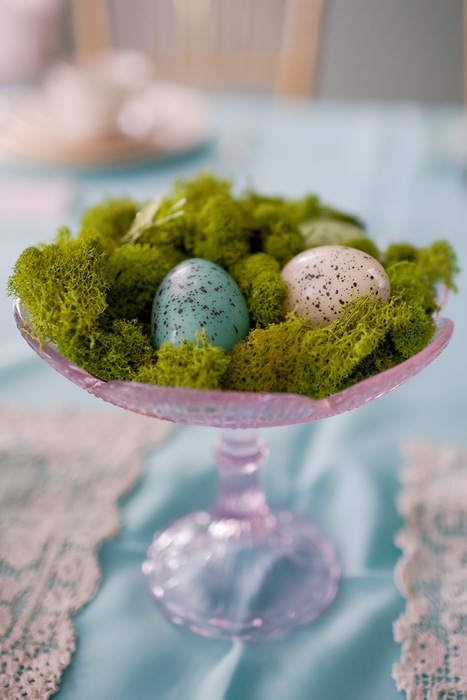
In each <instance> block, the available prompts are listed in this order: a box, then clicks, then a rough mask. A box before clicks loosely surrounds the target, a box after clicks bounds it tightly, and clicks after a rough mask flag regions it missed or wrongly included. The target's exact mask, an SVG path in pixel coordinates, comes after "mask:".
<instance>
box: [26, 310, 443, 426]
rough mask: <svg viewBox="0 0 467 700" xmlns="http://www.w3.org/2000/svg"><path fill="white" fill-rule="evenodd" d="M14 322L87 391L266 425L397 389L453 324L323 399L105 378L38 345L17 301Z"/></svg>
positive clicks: (212, 422) (130, 405)
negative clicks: (383, 367)
mask: <svg viewBox="0 0 467 700" xmlns="http://www.w3.org/2000/svg"><path fill="white" fill-rule="evenodd" d="M14 313H15V319H16V324H17V326H18V328H19V330H20V331H21V334H22V335H23V337H24V338H25V340H26V341H27V342H28V344H29V345H30V346H31V348H32V349H33V350H34V351H35V352H36V353H37V354H38V355H39V356H40V357H41V358H42V359H43V360H45V362H47V363H48V364H49V365H50V366H51V367H53V368H54V369H55V370H56V371H57V372H59V373H60V374H62V375H63V376H64V377H66V378H67V379H69V380H70V381H71V382H73V383H74V384H77V385H78V386H80V387H82V388H83V389H86V391H88V392H89V393H90V394H93V395H94V396H96V397H98V398H101V399H103V400H104V401H107V402H109V403H112V404H114V405H116V406H120V407H121V408H125V409H127V410H130V411H133V412H135V413H141V414H142V415H146V416H151V417H154V418H161V419H163V420H169V421H172V422H174V423H184V424H186V425H204V426H211V427H217V428H266V427H272V426H279V425H292V424H296V423H306V422H308V421H315V420H321V419H322V418H329V417H330V416H334V415H337V414H339V413H344V412H345V411H350V410H352V409H353V408H357V407H358V406H362V405H363V404H365V403H368V402H369V401H372V400H373V399H377V398H379V397H380V396H383V395H384V394H386V393H388V392H389V391H392V390H393V389H396V388H397V387H398V386H400V385H401V384H404V383H405V382H406V381H408V380H409V379H411V378H412V377H414V376H415V375H416V374H418V373H419V372H421V370H422V369H424V368H425V367H426V366H427V365H429V364H430V363H431V362H433V360H434V359H436V358H437V357H438V355H440V354H441V352H442V351H443V350H444V349H445V347H446V346H447V344H448V343H449V341H450V339H451V336H452V333H453V330H454V324H453V322H452V321H451V320H450V319H447V318H438V319H437V320H436V331H435V335H434V337H433V339H432V341H431V342H430V343H429V344H428V345H427V346H426V347H425V348H424V349H423V350H421V351H420V352H419V353H417V354H416V355H413V356H412V357H410V358H409V359H408V360H405V361H404V362H401V363H400V364H398V365H396V366H395V367H391V369H388V370H386V371H384V372H380V373H379V374H376V375H373V376H372V377H369V378H368V379H364V380H363V381H361V382H359V383H358V384H354V385H353V386H351V387H349V388H348V389H344V390H343V391H340V392H338V393H336V394H333V395H332V396H329V397H328V398H325V399H319V400H314V399H310V398H308V397H306V396H299V395H297V394H287V393H268V394H266V393H254V392H243V391H215V390H208V389H185V388H181V387H171V386H159V385H154V384H143V383H140V382H131V381H120V380H112V381H109V382H105V381H104V380H102V379H99V378H98V377H95V376H94V375H92V374H89V372H86V371H85V370H83V369H81V367H78V366H77V365H75V364H73V362H70V360H67V359H66V358H65V357H63V355H61V354H60V353H59V352H58V350H57V349H56V348H55V347H53V346H52V345H43V346H42V348H40V346H39V343H38V341H37V340H34V338H32V337H31V335H30V331H31V326H30V325H29V324H28V321H27V315H26V313H25V311H24V309H23V308H22V307H21V304H20V302H19V300H17V301H16V302H15V304H14Z"/></svg>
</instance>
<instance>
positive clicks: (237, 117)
mask: <svg viewBox="0 0 467 700" xmlns="http://www.w3.org/2000/svg"><path fill="white" fill-rule="evenodd" d="M214 110H215V115H216V135H215V139H214V141H213V143H212V144H210V145H208V146H207V147H205V148H203V149H200V150H199V151H197V152H196V153H191V154H189V155H187V156H186V157H184V158H178V159H176V160H174V161H166V162H164V163H155V164H152V165H151V164H146V165H144V166H141V167H133V168H131V169H126V170H125V169H122V170H120V171H117V172H113V173H112V172H108V171H101V172H94V173H83V172H82V173H78V174H73V173H71V172H64V173H57V172H53V171H52V170H50V171H38V170H34V169H30V170H28V171H24V170H21V168H17V167H16V168H14V169H12V168H9V167H8V166H6V165H4V166H2V168H1V169H0V189H1V183H2V182H3V183H4V184H5V186H6V185H8V187H11V186H12V184H13V186H14V187H17V188H19V191H20V192H21V188H22V187H26V186H31V187H33V186H34V183H35V182H38V183H39V182H40V183H41V186H43V187H45V186H46V185H49V186H50V187H51V188H53V187H54V186H55V185H57V186H59V187H62V188H63V186H66V187H68V188H69V193H70V196H69V198H68V199H67V197H66V196H65V197H64V198H63V197H62V200H60V201H62V204H61V205H60V206H58V205H57V204H56V205H55V209H54V208H53V206H52V208H51V211H48V213H47V215H46V216H44V217H42V218H41V217H34V216H29V217H28V212H27V206H28V204H27V202H26V201H25V202H24V209H23V208H22V207H21V210H20V209H18V212H17V216H14V215H12V213H11V212H9V214H8V216H6V215H5V212H2V211H0V225H1V230H2V233H1V236H2V256H1V259H0V266H1V273H2V285H3V287H4V286H5V283H6V278H7V276H8V274H9V272H10V270H11V267H12V265H13V263H14V261H15V259H16V257H17V256H18V255H19V253H20V252H21V250H22V249H23V248H24V247H25V246H26V245H31V244H34V243H36V242H37V241H39V240H46V239H48V238H50V237H51V235H52V234H53V232H54V228H55V227H56V226H58V225H59V224H69V225H71V226H72V228H73V226H75V227H76V224H77V221H78V217H79V212H80V210H81V209H82V207H84V206H86V205H88V204H90V203H93V202H96V201H98V200H99V199H101V198H102V197H103V196H105V195H121V194H129V195H132V196H134V197H135V198H137V199H140V200H144V199H147V198H149V197H151V196H154V194H156V193H160V192H163V191H164V190H165V189H167V188H168V187H170V183H171V182H172V179H173V178H174V177H175V176H179V175H189V174H191V173H195V172H197V171H198V170H199V169H200V168H202V167H203V168H209V169H213V170H215V171H217V172H219V173H222V174H230V175H232V176H233V177H234V178H235V182H236V183H237V185H238V187H239V188H241V187H244V186H245V185H247V184H250V183H251V184H253V185H254V186H255V187H257V188H258V189H259V190H261V191H264V192H267V193H280V194H283V195H289V196H300V195H302V194H303V193H305V192H311V191H316V192H317V193H319V194H320V195H321V196H322V198H323V199H325V200H326V201H328V202H329V203H332V204H334V205H336V206H338V207H342V208H344V209H348V210H350V211H353V212H355V213H356V214H358V215H359V216H360V217H362V219H364V220H365V221H366V222H367V224H368V229H369V233H370V235H371V236H372V237H374V238H375V239H376V240H378V241H379V242H380V243H381V245H382V246H384V245H385V244H387V243H388V242H390V241H399V240H406V241H410V242H412V243H414V244H415V245H427V244H429V243H430V242H432V241H434V240H436V239H439V238H447V239H449V240H450V241H451V242H452V244H453V245H454V246H455V248H456V250H457V252H458V255H459V259H460V264H461V266H463V264H465V260H466V258H467V235H466V234H467V180H466V176H465V166H464V163H463V153H462V147H463V141H462V134H463V133H464V138H465V141H467V128H465V131H464V132H463V123H462V115H461V112H460V109H457V108H455V107H438V108H430V107H421V106H416V105H409V104H407V105H405V104H404V105H395V106H394V105H392V106H390V105H382V104H369V105H352V104H338V103H334V104H329V103H316V104H313V105H307V104H304V103H299V102H297V103H293V102H292V103H288V104H283V105H280V104H279V105H277V104H276V105H273V104H271V103H270V102H269V101H267V100H263V99H262V98H257V99H251V98H248V99H244V98H242V97H233V96H232V97H229V96H220V97H217V98H216V99H215V101H214ZM464 155H465V152H464ZM59 199H60V198H59ZM13 214H14V212H13ZM29 214H30V212H29ZM459 287H460V293H459V294H458V295H457V296H453V297H451V298H450V300H449V303H448V305H447V308H446V310H445V315H446V316H448V317H450V318H452V319H453V320H454V323H455V332H454V337H453V340H452V342H451V344H450V346H449V347H448V349H447V350H446V351H445V352H444V354H443V355H442V356H441V357H440V358H438V359H437V360H436V361H435V362H434V363H433V364H432V365H430V366H429V367H428V368H427V369H426V370H425V371H423V372H422V373H421V374H420V375H418V376H417V377H416V378H414V379H413V380H411V381H410V382H409V383H407V384H406V385H404V386H402V387H401V388H399V389H398V390H396V391H394V392H392V393H390V394H388V395H386V396H385V397H383V398H380V399H378V400H377V401H374V402H372V403H371V404H368V405H366V406H363V407H361V408H359V409H357V410H354V411H352V412H350V413H347V414H343V415H341V416H337V417H335V418H331V419H327V420H325V421H322V422H319V423H311V424H305V425H299V426H293V427H284V428H277V429H269V430H267V431H265V437H266V439H267V441H268V443H269V446H270V449H271V456H270V459H269V461H268V463H267V465H266V466H265V467H264V468H263V472H262V478H263V484H264V487H265V490H266V493H267V496H268V499H269V502H270V503H271V504H273V505H276V506H280V507H281V508H287V509H291V510H293V511H294V512H296V513H299V514H302V515H304V516H306V517H309V518H311V519H313V520H314V522H315V523H316V524H317V525H318V526H319V527H320V529H321V530H322V531H323V532H324V533H326V535H327V536H328V537H329V538H331V540H332V541H333V542H334V544H335V547H336V550H337V554H338V557H339V560H340V562H341V565H342V569H343V575H342V580H341V583H340V587H339V591H338V594H337V597H336V599H335V601H334V602H333V603H332V604H331V605H330V606H329V608H328V609H327V610H326V611H325V612H324V613H322V614H321V616H320V617H319V618H318V619H317V620H316V621H315V622H313V623H311V624H309V625H307V626H305V627H303V628H301V629H298V630H297V631H294V632H293V633H290V634H289V635H288V636H286V637H284V638H281V639H279V640H276V641H270V642H262V643H246V642H240V641H233V642H229V641H217V640H211V639H206V638H202V637H198V636H196V635H194V634H193V633H191V632H189V631H188V630H186V629H184V628H180V627H177V626H175V625H173V624H172V623H170V622H169V621H167V620H166V619H165V618H164V617H163V615H162V614H161V612H160V611H159V609H158V608H157V607H156V606H155V605H154V604H153V602H152V600H151V599H150V597H149V595H148V594H147V592H146V586H145V581H144V580H143V576H142V574H141V563H142V561H143V559H144V556H145V552H146V549H147V547H148V545H149V544H150V541H151V538H152V535H153V533H154V531H155V530H157V529H159V528H161V527H165V526H167V525H168V524H169V523H170V522H171V521H172V520H173V519H175V518H177V517H180V516H182V515H184V514H186V513H188V512H190V511H191V510H195V509H198V508H204V507H209V505H211V504H212V503H213V500H214V498H215V491H216V468H215V465H214V461H213V458H212V455H211V450H212V446H213V443H214V440H215V437H216V431H215V430H212V429H209V428H194V427H181V426H179V427H176V429H175V430H174V431H173V432H172V434H171V436H170V437H169V439H168V440H167V441H166V442H165V444H164V445H163V446H162V447H161V448H159V449H158V450H156V451H154V452H153V453H152V454H150V455H148V458H147V469H146V471H145V474H144V476H143V478H142V480H141V482H140V483H139V485H138V486H137V487H136V488H135V489H134V490H133V492H132V493H131V494H130V495H129V496H128V497H127V498H126V499H125V500H124V502H123V503H122V513H123V529H122V533H121V536H119V537H118V538H117V539H115V540H114V541H111V542H109V543H107V544H105V545H104V546H103V547H102V549H101V551H100V563H101V567H102V574H103V578H102V583H101V586H100V588H99V590H98V592H97V594H96V595H95V597H94V598H93V600H91V602H90V603H89V604H88V605H86V606H85V608H84V609H83V610H82V611H81V612H79V614H77V615H76V616H75V617H74V624H75V627H76V630H77V633H78V646H77V650H76V652H75V654H74V657H73V659H72V663H71V665H70V666H69V667H68V668H67V669H66V671H65V672H64V674H63V677H62V682H61V686H60V690H59V692H58V695H57V696H56V697H57V698H59V700H155V699H157V700H182V699H183V700H311V699H313V700H314V699H318V698H319V699H320V700H343V699H344V698H345V699H346V700H376V699H378V700H380V699H381V700H396V699H397V698H401V697H402V694H401V693H399V692H398V691H397V690H396V687H395V683H394V681H393V679H392V677H391V668H392V664H393V663H394V662H395V661H397V660H398V659H399V655H400V647H399V645H398V644H396V643H395V642H394V640H393V634H392V625H393V622H394V621H395V620H396V619H397V617H398V616H399V615H400V614H401V612H402V611H403V609H404V601H403V600H402V598H401V597H400V595H399V593H398V591H397V589H396V586H395V583H394V576H393V575H394V567H395V565H396V562H397V560H398V557H399V556H400V552H399V551H398V549H397V548H396V546H395V545H394V543H393V539H394V536H395V534H396V532H397V531H398V530H399V529H400V527H401V522H400V519H399V516H398V514H397V510H396V505H395V499H396V495H397V492H398V490H399V488H400V487H399V484H398V472H399V471H400V469H401V467H402V465H403V456H402V447H403V445H404V442H405V441H406V440H408V439H410V438H413V437H415V436H417V437H426V438H429V439H430V440H434V441H436V442H438V443H440V444H451V443H455V444H458V445H465V444H466V442H467V429H466V425H467V423H466V414H467V408H466V404H467V402H466V390H467V382H466V379H467V372H466V368H465V358H466V346H467V313H466V309H465V304H466V295H465V293H464V291H463V290H464V289H465V273H463V274H462V275H461V276H460V278H459ZM0 303H1V311H2V332H1V338H0V389H1V401H2V403H8V402H11V401H14V402H16V403H18V402H26V403H30V404H36V405H37V404H39V405H40V404H42V403H43V402H44V401H61V402H64V401H65V402H69V403H73V404H80V405H81V406H88V407H89V409H91V410H98V409H101V410H102V409H103V408H104V406H103V405H102V404H101V403H100V402H98V401H97V400H96V399H93V398H92V397H90V396H88V395H87V394H86V393H85V392H83V391H82V390H80V389H78V388H77V387H75V386H74V385H72V384H70V383H69V382H67V381H66V380H65V379H64V378H62V377H61V376H59V375H58V374H56V373H55V372H54V371H53V370H51V369H50V368H49V367H48V366H47V365H46V364H45V363H43V362H42V361H41V360H40V359H39V358H37V357H36V356H35V355H34V354H33V353H32V352H31V351H30V350H29V348H28V347H27V346H26V344H25V343H24V341H23V340H22V339H21V338H20V337H19V334H18V332H17V330H16V328H15V326H14V322H13V319H12V314H11V301H10V300H8V299H7V298H6V297H5V296H3V297H2V299H1V302H0ZM108 410H119V409H112V408H109V409H108ZM194 448H195V449H194Z"/></svg>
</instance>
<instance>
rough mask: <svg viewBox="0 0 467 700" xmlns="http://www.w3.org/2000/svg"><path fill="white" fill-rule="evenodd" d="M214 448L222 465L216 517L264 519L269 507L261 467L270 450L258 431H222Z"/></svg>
mask: <svg viewBox="0 0 467 700" xmlns="http://www.w3.org/2000/svg"><path fill="white" fill-rule="evenodd" d="M219 432H220V440H219V442H218V443H217V445H216V446H215V448H214V455H215V457H216V460H217V462H218V464H219V492H218V498H217V503H216V505H215V508H214V512H213V515H214V517H215V518H219V519H221V518H237V519H243V518H254V519H255V520H257V519H262V518H264V517H265V516H266V515H267V514H268V512H269V511H268V507H267V505H266V499H265V496H264V493H263V490H262V488H261V486H260V483H259V478H258V468H259V467H260V465H261V464H263V462H265V460H266V459H267V457H268V454H269V450H268V448H267V447H266V445H265V443H264V442H263V440H261V439H260V437H259V431H258V430H233V429H226V430H220V431H219Z"/></svg>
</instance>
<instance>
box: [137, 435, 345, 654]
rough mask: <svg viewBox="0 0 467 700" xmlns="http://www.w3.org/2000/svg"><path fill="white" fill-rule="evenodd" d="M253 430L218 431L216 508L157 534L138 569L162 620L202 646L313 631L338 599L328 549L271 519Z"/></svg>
mask: <svg viewBox="0 0 467 700" xmlns="http://www.w3.org/2000/svg"><path fill="white" fill-rule="evenodd" d="M266 453H267V450H266V448H265V446H264V443H263V442H262V441H261V440H260V439H259V438H258V435H257V431H254V430H241V431H238V430H223V431H221V441H220V443H219V444H218V446H217V448H216V456H217V460H218V462H219V465H220V489H219V498H218V503H217V505H216V507H215V508H214V509H213V510H212V511H211V512H207V511H200V512H197V513H192V514H190V515H188V516H186V517H184V518H182V519H181V520H178V521H176V522H175V523H174V524H173V525H171V526H170V527H169V528H168V529H167V530H165V531H163V532H161V533H156V535H155V537H154V541H153V543H152V545H151V547H150V549H149V551H148V555H147V559H146V561H145V563H144V565H143V572H144V574H145V576H146V577H147V580H148V584H149V589H150V591H151V593H152V595H153V596H154V598H155V599H156V600H157V602H158V603H159V605H160V606H162V608H163V610H164V612H165V614H166V615H167V616H168V617H169V618H170V619H171V620H172V621H173V622H175V623H177V624H184V625H187V626H188V627H189V628H190V629H191V630H193V631H194V632H196V633H198V634H202V635H205V636H208V637H226V638H234V637H235V638H240V639H249V640H255V639H265V638H273V637H276V636H279V635H281V634H283V633H285V632H287V631H289V630H290V629H292V628H294V627H296V626H298V625H302V624H304V623H307V622H309V621H310V620H312V619H313V618H315V617H316V616H317V615H318V614H319V613H320V612H321V610H322V609H323V608H324V607H326V606H327V605H328V604H329V603H330V602H331V600H332V599H333V598H334V595H335V593H336V590H337V581H338V578H339V567H338V565H337V563H336V560H335V556H334V552H333V548H332V546H331V545H330V543H329V542H328V541H327V540H326V539H325V538H324V537H323V535H322V534H321V533H320V532H319V531H318V530H317V529H316V528H315V527H314V525H312V524H311V523H310V522H308V521H306V520H304V519H302V518H299V517H296V516H294V515H293V514H292V513H288V512H282V511H271V510H269V508H268V507H267V505H266V502H265V498H264V494H263V491H262V490H261V488H260V487H259V483H258V475H257V470H258V466H259V464H260V463H261V462H262V461H263V460H264V458H265V456H266Z"/></svg>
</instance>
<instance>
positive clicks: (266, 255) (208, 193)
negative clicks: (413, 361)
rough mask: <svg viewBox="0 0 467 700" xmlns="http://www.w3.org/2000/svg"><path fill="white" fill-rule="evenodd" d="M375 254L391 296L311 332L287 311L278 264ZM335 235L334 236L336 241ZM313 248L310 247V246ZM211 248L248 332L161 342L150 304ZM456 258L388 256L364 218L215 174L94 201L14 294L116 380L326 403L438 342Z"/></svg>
mask: <svg viewBox="0 0 467 700" xmlns="http://www.w3.org/2000/svg"><path fill="white" fill-rule="evenodd" d="M343 235H345V237H346V238H345V245H347V246H349V245H350V247H355V248H358V249H360V250H364V251H365V252H367V253H369V254H370V255H372V256H373V257H376V258H377V259H378V260H379V261H380V262H381V263H382V264H383V266H384V267H385V269H386V272H387V274H388V277H389V279H390V283H391V297H390V299H389V301H388V303H386V304H384V303H381V302H379V301H378V302H375V303H372V304H368V299H367V298H365V297H364V298H362V299H358V300H355V301H351V302H350V303H348V304H347V305H345V306H344V307H343V309H342V313H341V316H340V318H339V319H337V320H335V321H334V322H333V323H332V324H330V325H329V326H326V327H318V328H312V327H310V325H308V323H307V320H306V319H305V318H301V317H297V316H295V315H294V314H288V315H285V313H284V300H285V298H286V296H287V287H286V285H285V283H284V282H283V280H282V279H281V276H280V271H281V268H282V267H283V266H284V265H285V264H286V263H287V262H288V261H289V260H290V259H291V258H293V257H294V256H295V255H297V254H298V253H300V252H301V251H303V250H305V249H306V248H309V247H314V246H315V245H329V244H331V245H339V244H341V243H342V240H343V239H342V236H343ZM333 236H335V237H336V238H335V239H333ZM310 243H311V244H313V245H310ZM190 257H201V258H205V259H207V260H210V261H212V262H215V263H216V264H218V265H220V266H222V267H223V268H225V269H226V270H227V271H228V272H229V274H230V275H232V277H233V278H234V279H235V280H236V282H237V283H238V285H239V287H240V289H241V291H242V293H243V295H244V296H245V299H246V302H247V306H248V310H249V312H250V318H251V330H250V332H249V334H248V335H247V337H246V338H244V339H243V340H241V341H240V342H238V343H237V344H236V345H235V346H234V347H233V349H232V351H231V352H229V353H226V352H224V350H222V349H221V348H218V347H213V346H212V345H210V344H209V343H208V341H207V339H206V335H205V334H204V335H202V334H199V336H198V337H197V340H196V342H191V341H184V342H182V343H181V344H180V345H178V346H174V345H172V344H170V343H165V344H164V345H163V346H162V347H161V348H160V349H159V350H158V351H156V350H154V349H153V347H152V345H151V338H150V318H151V307H152V302H153V298H154V295H155V293H156V291H157V289H158V287H159V285H160V284H161V282H162V280H163V278H164V277H165V275H166V274H167V273H168V272H169V271H170V270H171V269H172V268H173V267H175V265H177V264H178V263H179V262H181V261H182V260H184V259H187V258H190ZM457 272H458V266H457V263H456V256H455V254H454V252H453V250H452V248H451V246H450V245H449V243H447V242H446V241H436V242H434V243H432V244H431V245H429V246H427V247H425V248H416V247H414V246H412V245H410V244H408V243H401V244H392V245H390V246H389V247H388V248H387V250H386V251H381V252H380V251H379V250H378V248H377V247H376V245H375V243H374V242H373V241H371V239H370V238H368V236H367V234H366V232H365V229H364V226H363V224H362V222H360V221H359V220H358V219H357V218H355V217H353V216H352V215H350V214H347V213H345V212H340V211H338V210H336V209H333V208H331V207H329V206H327V205H325V204H323V203H322V202H321V201H320V200H319V198H318V197H317V196H316V195H307V196H305V197H303V198H301V199H297V200H290V199H284V198H282V197H272V196H265V195H262V194H260V193H258V192H256V191H254V190H251V189H250V190H248V191H246V192H244V193H242V194H241V195H240V196H238V197H234V195H233V194H232V183H231V182H230V181H228V180H226V179H221V178H217V177H215V176H214V175H212V174H210V173H200V174H199V175H197V176H196V177H194V178H192V179H190V180H183V181H179V182H177V183H176V184H175V186H174V189H173V192H172V193H170V194H169V195H167V196H164V197H160V198H157V199H155V200H154V201H153V202H149V203H146V204H142V203H137V202H135V201H133V200H132V199H129V198H122V199H108V200H106V201H104V202H102V203H101V204H98V205H96V206H93V207H90V208H89V209H87V210H86V211H85V212H84V214H83V217H82V221H81V226H80V229H79V231H78V233H77V235H76V236H72V234H71V232H70V231H69V229H67V228H66V227H63V228H61V229H60V230H59V231H58V233H57V235H56V237H55V239H54V240H53V241H52V242H51V243H48V244H38V245H37V246H34V247H30V248H27V249H26V250H25V251H23V253H22V254H21V256H20V257H19V259H18V261H17V263H16V265H15V267H14V270H13V273H12V275H11V277H10V280H9V284H8V292H9V294H11V295H14V296H17V297H19V298H20V299H21V302H22V304H23V305H24V306H25V307H26V308H27V310H28V315H29V318H30V319H31V321H32V326H33V331H32V332H33V333H34V336H35V338H36V339H37V340H38V341H39V342H40V343H41V344H46V343H49V342H53V343H55V344H56V345H57V347H58V349H59V350H60V352H61V353H62V354H63V355H65V356H66V357H68V358H69V359H70V360H71V361H72V362H75V363H76V364H77V365H79V366H80V367H82V368H83V369H85V370H87V371H88V372H91V373H92V374H94V375H96V376H98V377H100V378H102V379H104V380H106V381H108V380H111V379H126V380H133V381H140V382H148V383H153V384H163V385H173V386H184V387H196V388H205V389H229V390H240V391H274V392H293V393H298V394H302V395H305V396H310V397H311V398H314V399H319V398H323V397H326V396H329V395H330V394H332V393H334V392H336V391H340V390H342V389H344V388H346V387H348V386H351V385H352V384H354V383H356V382H358V381H360V380H362V379H365V378H367V377H369V376H371V375H372V374H374V373H376V372H380V371H382V370H385V369H388V368H389V367H392V366H394V365H396V364H398V363H399V362H401V361H403V360H404V359H406V358H408V357H410V356H411V355H413V354H415V353H416V352H418V351H419V350H421V349H422V348H423V347H425V346H426V345H427V343H428V342H429V341H430V339H431V337H432V335H433V332H434V321H433V314H434V312H436V311H437V310H438V305H437V287H438V285H439V284H444V285H446V287H448V288H449V289H451V290H455V289H456V286H455V282H454V278H455V275H456V274H457Z"/></svg>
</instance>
